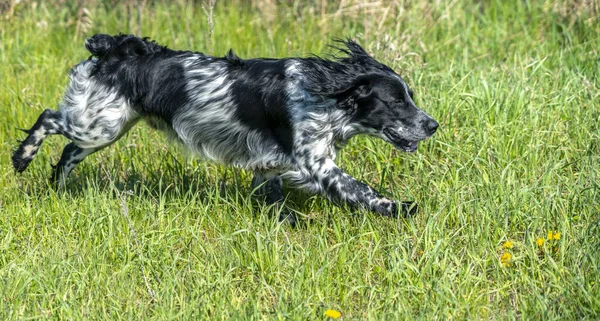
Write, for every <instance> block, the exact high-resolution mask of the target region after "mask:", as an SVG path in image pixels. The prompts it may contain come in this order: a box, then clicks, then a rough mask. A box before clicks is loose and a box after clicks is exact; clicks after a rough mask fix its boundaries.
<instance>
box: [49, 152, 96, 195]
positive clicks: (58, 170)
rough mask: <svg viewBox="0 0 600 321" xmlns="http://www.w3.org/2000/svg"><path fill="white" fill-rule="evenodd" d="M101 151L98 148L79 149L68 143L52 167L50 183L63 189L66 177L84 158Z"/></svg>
mask: <svg viewBox="0 0 600 321" xmlns="http://www.w3.org/2000/svg"><path fill="white" fill-rule="evenodd" d="M100 149H102V147H99V148H81V147H78V146H77V145H75V143H69V144H67V146H65V148H64V149H63V152H62V156H61V157H60V160H59V161H58V163H57V164H56V165H55V166H54V171H53V173H52V183H53V184H55V185H56V186H58V187H64V185H65V182H66V180H67V177H68V176H69V174H70V173H71V171H72V170H73V168H75V166H77V164H79V163H80V162H81V161H82V160H83V159H84V158H86V157H87V156H89V155H91V154H92V153H94V152H96V151H98V150H100Z"/></svg>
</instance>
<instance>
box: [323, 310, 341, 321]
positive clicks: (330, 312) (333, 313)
mask: <svg viewBox="0 0 600 321" xmlns="http://www.w3.org/2000/svg"><path fill="white" fill-rule="evenodd" d="M325 316H326V317H330V318H332V319H337V318H339V317H341V316H342V314H341V313H340V311H337V310H325Z"/></svg>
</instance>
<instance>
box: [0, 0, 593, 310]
mask: <svg viewBox="0 0 600 321" xmlns="http://www.w3.org/2000/svg"><path fill="white" fill-rule="evenodd" d="M255 2H257V3H258V4H256V5H254V6H250V5H240V4H239V3H228V2H226V1H221V0H219V1H218V2H217V5H216V7H215V11H214V16H213V18H214V34H213V36H212V42H211V41H209V37H208V31H207V30H208V24H207V21H206V16H205V14H204V12H203V10H202V7H201V6H200V5H199V4H198V3H197V4H195V5H193V4H192V3H188V2H182V1H179V2H175V3H171V2H168V1H158V2H157V3H156V4H150V3H149V4H147V5H146V6H145V7H144V8H143V14H142V15H141V25H138V24H137V17H136V14H135V10H134V11H132V14H129V15H128V13H127V12H128V11H127V6H125V5H116V6H112V5H111V4H110V1H104V2H102V1H100V0H97V1H83V2H82V3H83V6H80V7H78V6H77V5H74V4H71V3H70V2H67V5H64V6H58V5H56V6H55V5H50V4H48V3H45V2H43V1H42V2H37V3H33V2H32V1H25V2H24V3H21V4H19V5H18V6H17V7H16V8H14V10H12V12H9V11H6V12H4V13H3V16H2V18H0V23H1V26H0V70H1V72H0V113H1V114H2V118H3V121H2V122H1V123H0V143H1V147H0V167H1V170H0V187H1V191H0V319H3V320H11V319H12V320H14V319H21V320H25V319H46V318H51V319H54V318H56V319H135V320H149V319H158V320H169V319H176V320H177V319H205V320H207V319H217V320H218V319H261V320H265V319H291V320H306V319H314V320H318V319H324V318H325V316H324V311H325V310H327V309H335V310H337V311H340V312H341V314H342V318H343V319H346V320H351V319H352V320H355V319H372V320H395V319H424V320H431V319H457V320H464V319H543V320H555V319H561V320H566V319H570V320H582V319H588V320H598V319H600V183H599V182H600V166H599V164H600V141H599V136H600V130H599V129H600V99H599V98H600V82H599V76H600V58H599V57H600V19H599V17H598V16H599V4H598V2H595V1H593V0H592V1H583V0H581V1H576V2H563V1H533V0H524V1H518V2H517V1H501V0H484V1H475V0H454V1H397V2H387V1H379V2H373V1H349V0H347V1H344V2H343V3H341V4H340V3H330V4H329V5H326V6H323V3H325V2H326V1H320V2H319V3H314V4H313V3H312V2H310V3H309V2H306V3H303V2H299V1H298V2H294V1H287V2H285V4H279V5H275V4H273V3H275V1H265V2H264V3H261V2H260V1H255ZM44 3H45V4H44ZM103 3H107V4H106V5H104V4H103ZM82 8H85V9H86V10H82ZM132 8H135V7H132ZM139 29H141V30H142V33H143V35H146V36H151V37H152V38H154V39H157V40H158V41H160V42H161V43H164V44H167V45H168V46H169V47H171V48H182V49H183V48H185V49H194V50H199V51H205V52H209V51H210V48H211V47H212V48H213V51H214V54H215V55H223V54H225V52H226V50H227V49H229V48H230V47H231V48H234V49H235V50H236V52H237V53H238V54H239V55H240V56H241V57H256V56H264V57H267V56H268V57H284V56H302V55H307V54H309V53H318V54H327V53H331V50H330V49H329V48H328V47H327V45H328V44H330V43H331V42H330V39H331V37H345V36H349V37H352V38H354V39H356V40H357V41H358V42H359V43H361V44H363V45H364V46H365V47H366V48H367V49H368V51H369V52H371V53H372V54H373V55H374V56H375V57H376V58H378V59H379V60H381V61H383V62H384V63H386V64H389V65H390V66H392V67H393V68H394V69H395V70H397V71H398V72H399V73H400V74H401V75H403V76H404V77H405V78H406V79H407V82H408V83H409V84H410V85H411V86H412V87H413V88H414V91H415V93H416V101H417V104H418V105H419V106H420V107H421V108H422V109H424V110H426V111H427V112H428V113H429V114H431V115H433V116H434V117H435V118H436V119H437V120H438V121H439V122H440V124H441V128H440V130H439V131H438V133H437V134H436V135H435V136H434V137H433V139H431V140H428V141H426V142H424V143H422V144H421V145H420V147H419V152H417V153H416V154H406V153H401V152H398V151H396V150H393V148H392V147H391V146H389V145H387V144H385V143H384V142H383V141H378V140H375V139H370V138H357V139H355V140H353V141H352V142H351V143H350V144H349V146H348V147H347V149H345V150H344V152H343V153H342V154H341V159H340V161H339V163H340V165H341V167H343V168H345V169H346V170H347V171H348V172H349V173H351V174H352V175H354V176H356V177H358V178H360V179H361V180H363V181H365V182H368V183H369V184H371V185H372V186H374V187H376V188H378V189H380V190H381V191H382V192H383V193H384V194H386V195H388V196H391V197H393V198H395V199H398V200H414V201H416V202H418V203H419V205H420V212H419V213H418V214H417V215H416V216H415V217H412V218H409V219H402V218H400V219H387V218H382V217H377V216H375V215H372V214H369V213H365V212H349V211H348V210H347V209H343V208H338V207H335V206H333V205H331V204H330V203H329V202H327V201H326V200H324V199H323V198H321V197H317V196H310V195H305V194H302V193H298V192H293V191H292V192H291V193H290V194H289V197H288V199H287V204H288V206H289V208H292V209H294V210H297V211H298V216H299V221H300V224H299V226H298V227H296V228H292V227H290V226H288V225H282V224H278V223H277V221H276V219H275V216H274V215H273V211H272V209H270V208H268V207H265V206H261V205H260V204H259V203H258V202H256V201H254V200H252V199H251V198H249V196H248V195H249V193H248V191H249V182H250V179H251V175H250V173H248V172H244V171H240V170H234V169H231V168H226V167H223V166H220V165H216V164H211V163H206V162H203V161H202V160H198V159H194V158H190V157H187V156H185V153H182V152H181V151H180V150H179V149H178V148H177V147H174V146H169V144H168V143H167V141H166V140H165V139H164V138H163V137H162V136H161V135H160V134H159V133H156V132H154V131H152V130H151V129H150V128H148V127H147V126H146V125H144V124H142V125H140V126H137V127H136V128H134V129H133V130H132V131H131V132H130V134H128V135H127V136H126V137H124V138H123V139H121V140H120V141H119V142H118V143H117V144H115V145H114V146H113V147H111V148H107V149H105V150H103V151H101V152H99V153H97V154H95V155H93V156H90V157H88V158H87V159H86V161H85V162H84V163H82V164H81V165H80V166H79V167H78V168H77V169H76V170H75V171H74V173H73V175H72V177H71V180H70V181H69V183H68V186H67V188H66V191H63V192H61V191H55V190H54V189H52V188H51V186H50V185H49V181H48V178H49V176H50V173H51V167H50V164H54V163H56V162H57V161H58V158H59V157H60V152H61V150H62V147H63V146H64V145H65V144H66V140H65V139H64V138H62V137H51V138H50V139H48V140H47V141H46V143H45V145H44V146H43V147H42V150H41V151H40V153H39V155H38V157H37V158H36V159H35V160H34V161H33V162H32V164H31V165H30V167H29V168H28V170H27V171H26V172H25V173H23V174H22V175H16V174H15V173H14V171H13V169H12V167H11V164H10V154H11V151H12V149H13V148H14V147H15V146H16V145H17V140H19V139H23V138H24V134H23V133H21V132H19V131H18V130H17V128H18V127H29V126H31V125H32V124H33V123H34V122H35V120H36V118H37V116H38V115H39V114H40V112H41V111H42V110H43V109H45V108H55V107H56V106H57V103H58V102H59V100H60V98H61V95H62V93H63V90H64V87H65V85H66V83H67V71H68V70H69V68H70V66H72V65H73V64H75V63H77V62H79V61H80V60H83V59H86V58H87V57H88V55H89V53H88V52H86V51H85V49H84V48H83V39H84V38H85V37H86V36H89V35H92V34H94V33H100V32H101V33H117V32H119V31H123V32H133V33H137V32H139ZM549 231H550V239H551V240H548V233H549ZM506 241H510V243H509V244H506V243H505V242H506ZM542 241H543V244H541V245H540V243H542ZM507 253H508V254H507Z"/></svg>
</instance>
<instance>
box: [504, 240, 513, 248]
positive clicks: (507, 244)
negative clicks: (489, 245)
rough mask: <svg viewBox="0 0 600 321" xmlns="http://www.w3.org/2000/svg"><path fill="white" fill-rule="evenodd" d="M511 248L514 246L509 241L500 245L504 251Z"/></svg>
mask: <svg viewBox="0 0 600 321" xmlns="http://www.w3.org/2000/svg"><path fill="white" fill-rule="evenodd" d="M513 246H514V244H513V242H511V241H506V242H504V244H502V247H503V248H505V249H512V248H513Z"/></svg>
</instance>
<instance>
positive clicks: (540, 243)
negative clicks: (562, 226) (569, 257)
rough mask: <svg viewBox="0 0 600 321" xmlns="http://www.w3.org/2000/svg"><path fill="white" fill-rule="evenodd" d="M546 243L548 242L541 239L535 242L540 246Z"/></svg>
mask: <svg viewBox="0 0 600 321" xmlns="http://www.w3.org/2000/svg"><path fill="white" fill-rule="evenodd" d="M544 242H546V240H544V239H543V238H541V237H538V238H537V240H535V243H537V245H538V246H542V245H544Z"/></svg>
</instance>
